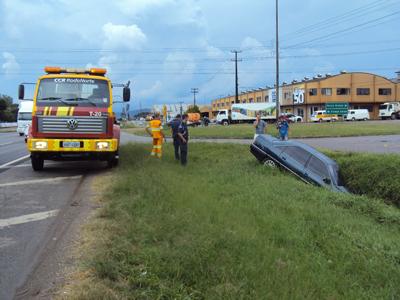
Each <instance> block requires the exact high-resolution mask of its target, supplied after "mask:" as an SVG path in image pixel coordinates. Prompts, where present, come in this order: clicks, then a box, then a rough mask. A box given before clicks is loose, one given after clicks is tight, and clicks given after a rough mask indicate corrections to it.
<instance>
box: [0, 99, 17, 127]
mask: <svg viewBox="0 0 400 300" xmlns="http://www.w3.org/2000/svg"><path fill="white" fill-rule="evenodd" d="M17 114H18V104H13V99H12V98H11V97H10V96H7V95H0V122H15V121H16V120H17Z"/></svg>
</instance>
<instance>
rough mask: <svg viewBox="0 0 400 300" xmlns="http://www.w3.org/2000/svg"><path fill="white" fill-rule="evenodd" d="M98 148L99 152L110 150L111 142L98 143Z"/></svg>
mask: <svg viewBox="0 0 400 300" xmlns="http://www.w3.org/2000/svg"><path fill="white" fill-rule="evenodd" d="M96 148H97V150H107V149H110V143H109V142H96Z"/></svg>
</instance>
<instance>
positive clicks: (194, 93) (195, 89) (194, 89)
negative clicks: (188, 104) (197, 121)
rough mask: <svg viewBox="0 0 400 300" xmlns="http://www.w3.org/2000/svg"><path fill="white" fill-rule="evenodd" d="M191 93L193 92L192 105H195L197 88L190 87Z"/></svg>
mask: <svg viewBox="0 0 400 300" xmlns="http://www.w3.org/2000/svg"><path fill="white" fill-rule="evenodd" d="M192 93H193V106H196V94H198V93H199V89H198V88H192Z"/></svg>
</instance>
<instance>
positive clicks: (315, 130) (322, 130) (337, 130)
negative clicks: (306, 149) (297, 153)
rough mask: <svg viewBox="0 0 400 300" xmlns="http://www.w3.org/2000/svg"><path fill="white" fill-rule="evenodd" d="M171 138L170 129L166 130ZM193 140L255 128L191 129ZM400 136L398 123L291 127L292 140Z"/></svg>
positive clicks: (248, 133)
mask: <svg viewBox="0 0 400 300" xmlns="http://www.w3.org/2000/svg"><path fill="white" fill-rule="evenodd" d="M125 131H127V132H130V133H134V134H138V135H147V134H146V133H145V131H144V129H143V128H128V129H125ZM165 132H166V133H167V134H168V135H169V136H170V129H165ZM267 132H268V134H272V135H277V134H278V132H277V130H276V128H275V125H273V124H271V125H268V126H267ZM190 134H191V137H192V138H228V139H232V138H239V139H247V138H252V137H253V135H254V128H253V126H252V125H248V124H246V125H231V126H220V125H217V126H209V127H197V128H190ZM390 134H400V125H399V123H398V122H393V123H388V122H383V123H378V122H336V123H322V124H311V123H298V124H291V125H290V132H289V136H290V137H291V138H308V137H344V136H366V135H390Z"/></svg>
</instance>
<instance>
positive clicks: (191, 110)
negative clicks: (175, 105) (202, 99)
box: [186, 105, 200, 114]
mask: <svg viewBox="0 0 400 300" xmlns="http://www.w3.org/2000/svg"><path fill="white" fill-rule="evenodd" d="M186 113H187V114H189V113H200V108H199V107H198V106H197V105H191V106H190V107H189V108H188V110H187V111H186Z"/></svg>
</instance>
